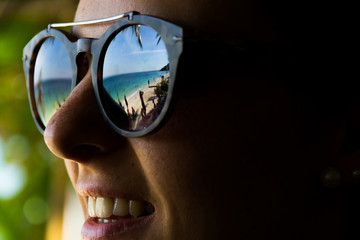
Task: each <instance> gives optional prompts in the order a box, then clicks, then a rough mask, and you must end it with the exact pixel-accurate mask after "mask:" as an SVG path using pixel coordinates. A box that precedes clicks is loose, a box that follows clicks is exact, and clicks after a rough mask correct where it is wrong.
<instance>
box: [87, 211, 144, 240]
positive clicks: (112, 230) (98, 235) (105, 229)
mask: <svg viewBox="0 0 360 240" xmlns="http://www.w3.org/2000/svg"><path fill="white" fill-rule="evenodd" d="M117 220H118V221H117V222H109V223H98V222H97V218H89V219H87V220H86V222H85V224H84V226H83V228H82V231H81V235H82V237H83V239H93V240H96V239H99V240H100V239H104V240H105V239H117V238H118V237H120V236H121V235H126V234H130V235H131V233H134V232H135V231H137V230H140V228H142V227H144V225H145V224H146V223H148V222H149V221H150V220H151V215H149V216H144V217H137V218H133V217H118V218H117Z"/></svg>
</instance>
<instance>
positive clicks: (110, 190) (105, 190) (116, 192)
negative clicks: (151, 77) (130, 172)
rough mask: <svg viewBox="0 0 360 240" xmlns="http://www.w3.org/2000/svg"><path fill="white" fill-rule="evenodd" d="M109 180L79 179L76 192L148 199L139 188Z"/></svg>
mask: <svg viewBox="0 0 360 240" xmlns="http://www.w3.org/2000/svg"><path fill="white" fill-rule="evenodd" d="M114 185H115V184H111V182H107V181H96V180H94V181H79V182H77V184H76V187H75V189H76V192H77V193H78V194H79V195H80V196H82V197H109V198H124V199H129V200H137V201H146V202H150V201H149V199H147V197H146V194H145V193H144V192H141V190H139V189H130V187H129V185H116V187H114Z"/></svg>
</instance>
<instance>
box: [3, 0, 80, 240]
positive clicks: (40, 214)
mask: <svg viewBox="0 0 360 240" xmlns="http://www.w3.org/2000/svg"><path fill="white" fill-rule="evenodd" d="M76 5H77V1H72V0H41V1H26V0H22V1H20V0H7V1H3V0H0V240H21V239H29V240H32V239H34V240H35V239H36V240H39V239H44V238H45V235H46V226H47V222H48V220H49V218H50V217H51V213H52V212H53V211H54V210H56V209H54V208H57V207H58V206H61V203H62V199H61V196H62V195H61V191H62V185H63V184H64V179H65V177H64V166H63V162H62V161H60V160H59V159H56V158H55V157H54V156H53V155H52V154H51V153H50V152H49V151H48V150H47V148H46V146H45V144H44V142H43V140H42V136H41V134H40V133H39V132H38V130H37V129H36V126H35V124H34V122H33V119H32V116H31V112H30V108H29V104H28V100H27V91H26V85H25V79H24V74H23V72H22V61H21V58H22V49H23V47H24V46H25V45H26V43H27V42H28V41H29V40H30V39H31V38H32V37H33V36H34V35H35V34H36V33H37V32H39V31H41V30H42V29H44V28H46V27H47V24H48V23H51V22H64V21H72V19H73V15H74V12H75V9H76ZM54 239H55V238H54Z"/></svg>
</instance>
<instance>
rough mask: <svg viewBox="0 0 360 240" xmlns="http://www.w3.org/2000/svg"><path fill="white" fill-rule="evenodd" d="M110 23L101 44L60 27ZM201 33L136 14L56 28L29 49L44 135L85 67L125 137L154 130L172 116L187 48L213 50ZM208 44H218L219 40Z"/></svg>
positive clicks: (107, 115) (109, 118)
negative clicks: (181, 63)
mask: <svg viewBox="0 0 360 240" xmlns="http://www.w3.org/2000/svg"><path fill="white" fill-rule="evenodd" d="M111 21H114V22H115V23H114V24H113V25H112V26H111V27H110V28H109V29H108V30H107V31H106V32H105V33H104V34H103V35H102V36H101V37H100V38H99V39H91V38H77V37H75V36H73V35H72V34H70V33H68V32H66V31H63V30H59V29H58V28H64V27H73V26H81V25H88V24H99V23H104V22H111ZM196 33H197V34H196V35H197V37H187V35H185V34H184V30H183V28H182V27H179V26H177V25H174V24H172V23H170V22H167V21H164V20H162V19H159V18H155V17H152V16H147V15H141V14H139V13H137V12H129V13H125V14H122V15H118V16H114V17H110V18H105V19H98V20H90V21H81V22H74V23H62V24H61V23H60V24H50V25H49V26H48V28H47V29H45V30H43V31H41V32H40V33H38V34H37V35H36V36H35V37H33V39H31V41H30V42H29V43H28V44H27V45H26V46H25V48H24V52H23V65H24V72H25V78H26V84H27V90H28V96H29V101H30V106H31V110H32V115H33V117H34V120H35V123H36V125H37V127H38V129H39V130H40V132H41V133H43V132H44V130H45V128H46V125H47V123H48V122H49V120H50V119H51V117H52V116H53V115H54V114H55V113H56V111H57V110H58V109H59V108H60V107H61V105H62V104H63V103H64V102H65V101H66V99H67V98H68V96H69V95H70V94H71V92H72V90H73V89H74V88H75V87H76V85H77V84H78V83H79V82H80V81H81V79H82V77H84V72H86V71H87V68H86V66H91V74H92V84H93V88H94V91H95V96H96V99H97V103H98V106H99V109H100V111H101V113H102V115H103V116H104V119H105V121H106V122H107V123H108V124H109V125H110V126H111V127H112V128H113V129H114V130H115V131H116V132H118V133H119V134H121V135H122V136H125V137H140V136H144V135H146V134H149V133H150V132H153V131H154V130H155V129H157V128H159V126H160V124H161V123H162V122H164V119H165V118H166V117H167V115H168V114H169V109H170V106H171V105H172V104H171V102H172V100H173V98H174V95H175V94H174V87H175V77H176V73H177V68H178V63H179V59H180V56H181V55H182V53H183V49H191V48H190V47H189V48H186V46H187V45H186V44H187V43H189V46H190V45H191V44H194V43H197V44H198V43H200V44H201V45H206V44H205V43H204V42H205V40H204V39H205V38H204V37H202V38H203V40H204V41H202V40H201V37H199V36H200V35H199V32H196ZM189 36H190V35H189ZM202 36H205V35H202ZM207 42H208V43H209V42H211V43H210V45H211V46H215V45H216V43H218V41H217V40H214V41H207ZM190 43H191V44H190ZM198 45H199V44H198ZM198 45H197V46H198ZM208 45H209V44H208ZM184 46H185V47H184ZM247 47H248V46H244V45H243V44H236V49H237V52H239V50H240V51H241V52H242V56H249V54H248V53H249V52H250V51H249V50H248V49H249V48H247ZM193 49H197V47H195V48H193ZM210 49H212V51H214V49H215V47H210ZM256 49H258V46H256ZM189 51H190V50H189ZM237 55H238V54H237ZM250 55H251V54H250ZM258 55H259V54H256V56H257V57H255V58H256V59H259V58H258ZM89 56H91V57H89ZM90 62H91V64H90ZM84 66H85V71H84Z"/></svg>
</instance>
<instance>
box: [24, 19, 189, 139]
mask: <svg viewBox="0 0 360 240" xmlns="http://www.w3.org/2000/svg"><path fill="white" fill-rule="evenodd" d="M124 16H125V17H124V18H121V19H120V20H118V21H117V22H115V23H114V24H113V25H111V26H110V28H109V29H108V30H107V31H106V32H105V33H104V34H103V35H102V36H101V37H100V38H99V39H91V38H76V37H75V36H73V35H71V34H69V33H68V32H65V31H62V30H58V29H55V28H53V27H51V25H49V28H48V29H45V30H43V31H41V32H40V33H38V34H37V35H36V36H35V37H33V38H32V39H31V40H30V42H29V43H28V44H27V45H26V46H25V48H24V51H23V67H24V72H25V78H26V85H27V90H28V97H29V102H30V107H31V112H32V115H33V118H34V120H35V123H36V125H37V127H38V129H39V131H40V132H41V133H42V134H43V133H44V131H45V125H44V124H43V122H42V120H41V117H40V114H39V113H38V110H37V106H36V101H35V96H34V67H35V62H36V57H37V54H38V52H39V50H40V47H41V44H42V43H43V42H44V41H45V40H46V39H47V38H49V37H55V38H57V39H59V40H60V41H61V42H62V43H63V44H64V46H65V47H66V48H67V50H68V53H69V56H70V61H71V66H72V84H71V90H73V89H74V88H75V87H76V85H77V84H78V82H79V81H80V80H81V79H77V78H78V66H77V64H76V58H77V56H78V55H79V53H81V52H85V53H90V54H91V55H92V64H91V74H92V84H93V88H94V92H95V96H96V100H97V102H98V105H99V109H100V111H101V113H102V115H103V117H104V120H105V121H106V123H107V124H109V125H110V126H111V127H112V128H113V129H114V130H115V131H116V132H117V133H119V134H121V135H122V136H124V137H141V136H144V135H147V134H149V133H151V132H153V131H154V130H155V129H156V128H158V127H159V126H160V125H161V123H162V122H163V119H164V118H165V117H166V115H167V114H168V112H169V111H168V110H169V108H170V105H171V101H172V98H173V90H174V85H175V77H176V72H177V66H178V61H179V58H180V56H181V53H182V51H183V29H182V27H179V26H177V25H175V24H172V23H170V22H167V21H165V20H162V19H160V18H156V17H152V16H148V15H140V14H130V15H124ZM132 25H146V26H149V27H151V28H152V29H154V30H155V31H156V32H157V33H158V34H159V35H160V37H161V39H162V40H163V41H164V43H165V46H166V49H167V51H168V56H169V71H170V80H169V86H168V93H167V99H166V101H165V104H164V106H163V108H162V110H161V113H160V114H159V116H158V117H157V118H156V120H155V121H154V122H153V123H151V124H150V125H149V126H148V127H146V128H145V129H143V130H139V131H128V130H124V129H121V128H120V127H118V126H117V125H116V124H115V123H114V122H113V121H112V120H111V117H110V115H111V113H110V112H109V111H110V110H109V109H108V108H107V105H106V104H105V91H104V89H103V84H102V81H103V79H102V78H103V76H102V68H103V62H104V56H105V52H106V49H107V46H108V44H109V42H110V41H111V40H112V38H113V36H114V35H116V34H117V33H118V32H120V31H121V30H123V29H125V28H127V27H129V26H132Z"/></svg>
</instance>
